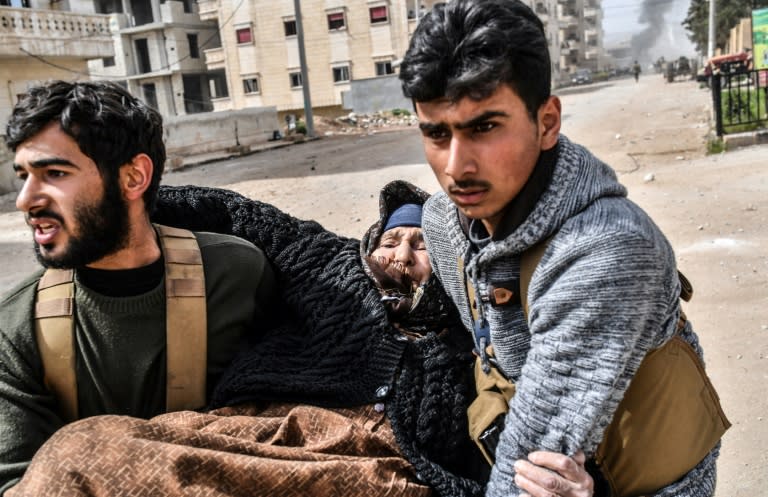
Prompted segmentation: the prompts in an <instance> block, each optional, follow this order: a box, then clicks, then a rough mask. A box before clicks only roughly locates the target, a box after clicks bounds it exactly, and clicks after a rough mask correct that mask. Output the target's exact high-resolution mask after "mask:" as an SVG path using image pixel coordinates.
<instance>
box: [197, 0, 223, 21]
mask: <svg viewBox="0 0 768 497" xmlns="http://www.w3.org/2000/svg"><path fill="white" fill-rule="evenodd" d="M197 8H198V9H199V10H198V14H199V15H200V20H201V21H218V20H219V0H198V1H197Z"/></svg>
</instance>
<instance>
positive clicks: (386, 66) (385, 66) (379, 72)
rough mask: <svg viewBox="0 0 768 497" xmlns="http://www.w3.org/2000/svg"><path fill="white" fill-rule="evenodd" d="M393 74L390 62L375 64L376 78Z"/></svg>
mask: <svg viewBox="0 0 768 497" xmlns="http://www.w3.org/2000/svg"><path fill="white" fill-rule="evenodd" d="M394 73H395V71H394V70H393V69H392V61H389V60H387V61H385V62H377V63H376V76H384V75H387V74H394Z"/></svg>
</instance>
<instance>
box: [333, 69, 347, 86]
mask: <svg viewBox="0 0 768 497" xmlns="http://www.w3.org/2000/svg"><path fill="white" fill-rule="evenodd" d="M346 81H349V66H339V67H334V68H333V82H334V83H343V82H346Z"/></svg>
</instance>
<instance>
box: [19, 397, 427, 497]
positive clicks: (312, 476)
mask: <svg viewBox="0 0 768 497" xmlns="http://www.w3.org/2000/svg"><path fill="white" fill-rule="evenodd" d="M377 411H378V410H377V409H375V408H374V406H364V407H360V408H354V409H321V408H316V407H311V406H300V405H285V404H280V405H269V406H266V407H258V406H254V405H248V406H243V407H235V408H224V409H219V410H216V411H211V412H209V413H196V412H189V411H184V412H177V413H170V414H164V415H162V416H158V417H156V418H153V419H151V420H142V419H136V418H129V417H123V416H99V417H93V418H87V419H84V420H81V421H78V422H76V423H72V424H70V425H68V426H66V427H64V428H63V429H61V430H60V431H59V432H57V433H56V434H55V435H54V436H53V437H51V439H50V440H49V441H48V442H47V443H46V444H45V445H43V447H42V448H41V449H40V451H39V452H38V453H37V454H36V455H35V458H34V459H33V461H32V464H31V465H30V467H29V469H28V470H27V472H26V474H25V476H24V478H23V479H22V481H21V482H20V483H19V484H18V485H16V486H15V487H13V488H12V489H11V490H10V491H8V492H7V493H6V494H5V496H6V497H27V496H29V497H32V496H34V497H39V496H41V495H45V496H47V497H51V496H66V497H70V496H94V497H121V496H125V497H128V496H130V497H141V496H176V495H184V496H199V497H214V496H215V497H218V496H243V497H254V496H261V495H263V496H270V497H283V496H285V497H292V496H297V497H298V496H317V497H329V496H344V497H347V496H361V497H362V496H366V497H368V496H371V497H376V496H394V495H397V496H404V497H411V496H413V497H426V496H429V495H430V494H431V491H430V489H429V488H428V487H426V486H423V485H421V484H419V483H417V482H416V481H415V478H414V475H413V470H412V468H411V466H410V464H409V463H408V462H407V461H406V460H405V459H404V458H403V457H402V456H401V455H400V452H399V450H398V447H397V444H396V442H395V439H394V436H393V434H392V430H391V428H390V425H389V422H388V421H387V419H386V416H385V415H384V414H383V413H380V412H377Z"/></svg>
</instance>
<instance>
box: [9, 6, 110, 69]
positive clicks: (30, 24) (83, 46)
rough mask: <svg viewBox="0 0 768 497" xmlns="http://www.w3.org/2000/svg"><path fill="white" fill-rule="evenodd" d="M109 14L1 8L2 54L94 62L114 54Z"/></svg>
mask: <svg viewBox="0 0 768 497" xmlns="http://www.w3.org/2000/svg"><path fill="white" fill-rule="evenodd" d="M110 20H111V17H110V16H109V15H103V14H80V13H76V12H61V11H52V10H37V9H19V8H14V7H0V38H2V39H3V43H0V55H19V54H20V52H27V53H30V54H32V55H40V56H48V57H77V58H81V59H93V58H100V57H109V56H112V55H114V51H115V50H114V46H113V43H112V35H111V33H110Z"/></svg>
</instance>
